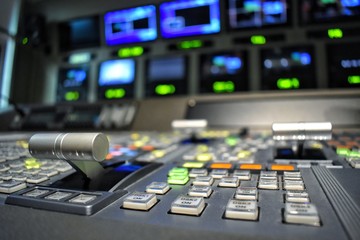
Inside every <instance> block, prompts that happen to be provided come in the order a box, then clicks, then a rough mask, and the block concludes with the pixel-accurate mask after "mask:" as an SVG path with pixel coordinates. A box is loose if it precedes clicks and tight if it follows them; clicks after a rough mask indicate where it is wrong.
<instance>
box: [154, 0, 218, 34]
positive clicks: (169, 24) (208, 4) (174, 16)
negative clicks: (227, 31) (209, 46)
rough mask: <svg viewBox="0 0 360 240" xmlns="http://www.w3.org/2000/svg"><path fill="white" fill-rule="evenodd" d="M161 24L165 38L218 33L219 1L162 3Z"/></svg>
mask: <svg viewBox="0 0 360 240" xmlns="http://www.w3.org/2000/svg"><path fill="white" fill-rule="evenodd" d="M160 24H161V27H160V28H161V34H162V36H163V37H164V38H176V37H185V36H194V35H203V34H212V33H218V32H220V7H219V0H208V1H204V0H178V1H170V2H165V3H162V4H161V5H160Z"/></svg>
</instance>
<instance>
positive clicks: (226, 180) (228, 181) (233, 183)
mask: <svg viewBox="0 0 360 240" xmlns="http://www.w3.org/2000/svg"><path fill="white" fill-rule="evenodd" d="M239 183H240V180H239V179H238V178H237V177H223V178H221V179H220V182H219V184H218V186H219V187H231V188H236V187H238V186H239Z"/></svg>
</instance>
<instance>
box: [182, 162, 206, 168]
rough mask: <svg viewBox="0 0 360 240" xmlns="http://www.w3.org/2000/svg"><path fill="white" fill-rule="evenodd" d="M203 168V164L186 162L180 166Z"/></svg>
mask: <svg viewBox="0 0 360 240" xmlns="http://www.w3.org/2000/svg"><path fill="white" fill-rule="evenodd" d="M204 166H205V163H202V162H186V163H184V164H183V165H182V167H184V168H202V167H204Z"/></svg>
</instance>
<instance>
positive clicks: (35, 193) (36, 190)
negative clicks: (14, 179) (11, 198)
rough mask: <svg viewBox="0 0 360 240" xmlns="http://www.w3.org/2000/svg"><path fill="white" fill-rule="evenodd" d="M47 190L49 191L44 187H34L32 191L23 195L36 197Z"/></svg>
mask: <svg viewBox="0 0 360 240" xmlns="http://www.w3.org/2000/svg"><path fill="white" fill-rule="evenodd" d="M48 192H50V191H49V190H45V189H34V190H32V191H29V192H27V193H24V194H23V196H26V197H38V196H41V195H44V194H46V193H48Z"/></svg>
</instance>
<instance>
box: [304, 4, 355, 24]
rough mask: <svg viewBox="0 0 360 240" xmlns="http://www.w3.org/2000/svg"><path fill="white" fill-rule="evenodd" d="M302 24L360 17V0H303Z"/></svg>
mask: <svg viewBox="0 0 360 240" xmlns="http://www.w3.org/2000/svg"><path fill="white" fill-rule="evenodd" d="M300 2H301V3H300V4H301V5H300V11H301V12H300V21H301V23H302V24H311V23H322V22H339V21H343V20H344V21H347V20H354V19H360V0H302V1H300Z"/></svg>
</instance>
